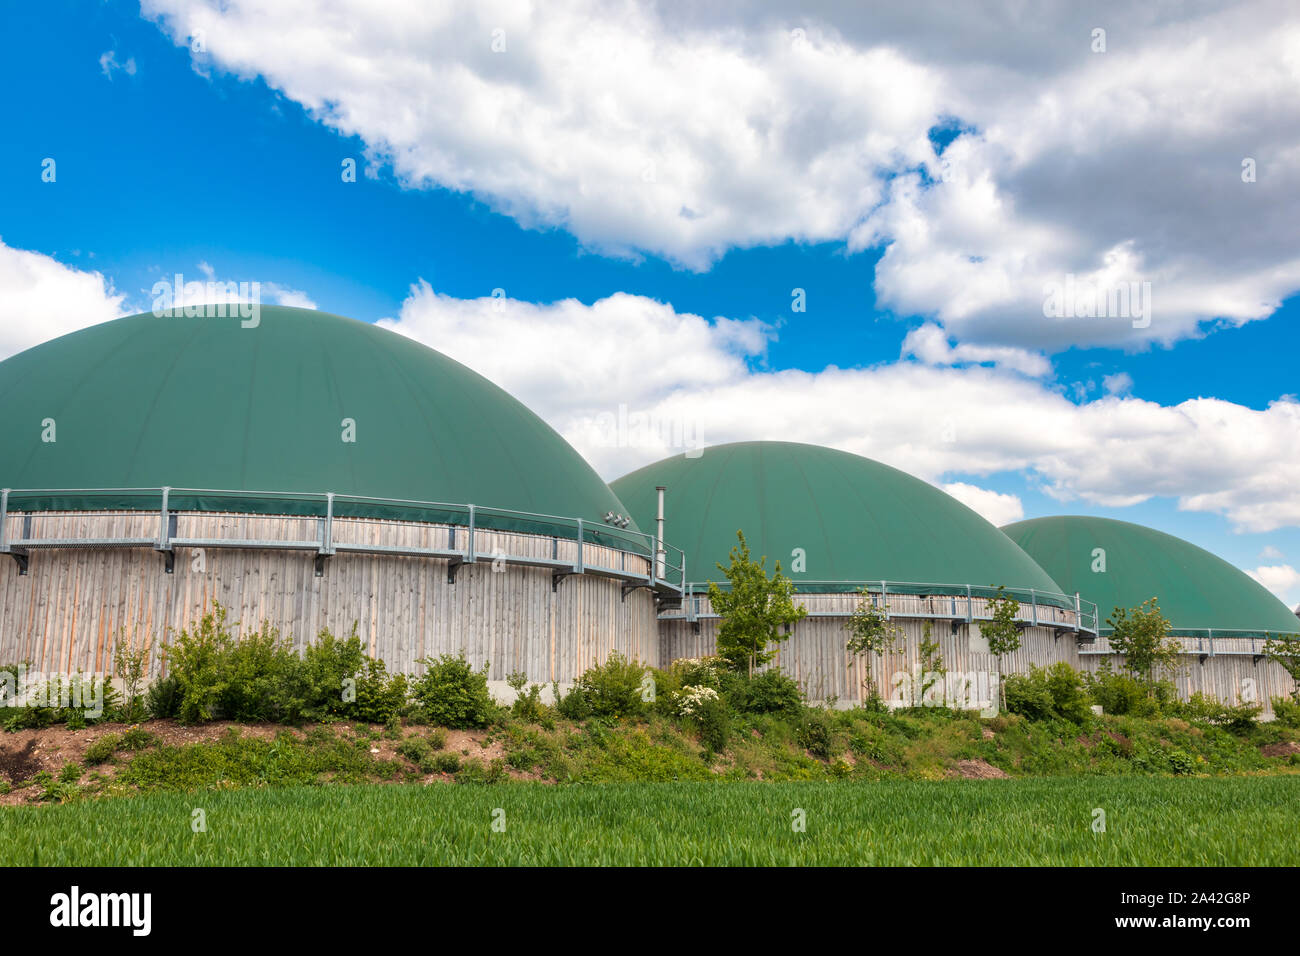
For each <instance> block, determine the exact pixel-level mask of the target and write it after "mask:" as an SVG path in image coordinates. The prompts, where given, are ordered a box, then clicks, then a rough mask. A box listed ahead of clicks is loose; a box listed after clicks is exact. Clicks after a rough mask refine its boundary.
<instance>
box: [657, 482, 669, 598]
mask: <svg viewBox="0 0 1300 956" xmlns="http://www.w3.org/2000/svg"><path fill="white" fill-rule="evenodd" d="M655 491H657V492H658V493H659V510H658V513H657V515H656V517H655V576H656V577H657V578H659V580H660V581H662V580H663V579H664V565H665V563H666V561H665V558H666V556H667V552H665V551H664V491H665V486H664V485H656V486H655Z"/></svg>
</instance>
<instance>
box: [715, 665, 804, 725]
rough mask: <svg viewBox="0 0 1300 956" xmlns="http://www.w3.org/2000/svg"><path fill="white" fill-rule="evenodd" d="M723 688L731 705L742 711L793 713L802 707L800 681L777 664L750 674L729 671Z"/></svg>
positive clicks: (749, 712)
mask: <svg viewBox="0 0 1300 956" xmlns="http://www.w3.org/2000/svg"><path fill="white" fill-rule="evenodd" d="M724 691H725V693H726V697H727V701H728V702H729V703H730V704H731V706H732V707H733V708H734V709H735V710H737V711H739V712H740V713H743V714H784V715H786V716H795V715H797V714H798V713H799V712H800V711H801V710H803V709H804V699H803V692H802V691H801V690H800V689H799V684H798V683H797V682H796V681H795V680H794V678H792V677H790V676H788V675H787V674H786V673H785V672H784V671H782V670H780V669H778V668H776V667H773V668H770V669H768V670H765V671H763V672H761V673H758V674H755V675H754V676H753V677H747V676H745V675H744V674H729V675H727V677H726V679H725V681H724Z"/></svg>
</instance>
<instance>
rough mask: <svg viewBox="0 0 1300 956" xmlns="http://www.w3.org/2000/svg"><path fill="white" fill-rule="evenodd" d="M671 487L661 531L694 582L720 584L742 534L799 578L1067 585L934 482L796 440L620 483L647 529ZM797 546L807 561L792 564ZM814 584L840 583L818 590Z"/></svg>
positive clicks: (671, 466) (724, 451)
mask: <svg viewBox="0 0 1300 956" xmlns="http://www.w3.org/2000/svg"><path fill="white" fill-rule="evenodd" d="M657 485H664V486H665V487H666V488H667V492H666V496H665V504H664V513H665V522H664V537H665V538H667V539H668V540H669V541H672V542H673V544H675V545H677V546H678V547H680V548H682V549H683V550H685V552H686V557H687V569H686V570H687V578H688V580H692V581H704V580H710V579H711V580H715V581H716V580H720V579H721V577H722V575H721V573H720V572H719V571H718V570H717V564H722V565H724V566H725V565H726V564H727V563H728V561H729V554H730V550H731V548H732V546H733V545H734V544H735V543H736V531H737V530H742V531H744V532H745V538H746V540H747V541H748V542H749V547H750V552H751V554H752V555H753V556H754V557H756V558H757V557H759V556H762V555H766V556H767V558H768V562H767V567H768V568H769V569H770V568H771V567H772V566H773V563H774V562H775V561H778V560H779V561H780V562H781V568H782V570H783V571H784V572H785V573H786V574H788V575H789V576H790V577H791V578H792V579H793V580H795V581H796V582H799V581H809V582H844V581H880V580H885V581H896V582H914V583H924V584H944V585H954V586H958V585H959V586H962V587H965V586H966V585H968V584H971V585H977V586H997V585H1006V586H1007V587H1014V588H1037V589H1039V590H1043V591H1060V588H1059V587H1057V585H1056V582H1055V581H1053V580H1052V579H1051V577H1049V576H1048V574H1047V573H1046V572H1045V571H1044V570H1043V569H1042V568H1040V567H1039V566H1038V565H1036V564H1035V563H1034V562H1033V561H1032V560H1030V558H1029V557H1028V556H1026V555H1025V553H1024V552H1023V551H1021V550H1020V549H1019V548H1017V547H1016V546H1015V545H1014V544H1012V543H1011V541H1010V540H1008V539H1007V537H1006V536H1005V535H1003V534H1001V533H1000V532H999V531H998V529H997V528H995V527H994V526H993V525H991V524H989V523H988V522H987V521H985V520H984V519H983V518H981V517H980V516H979V515H978V514H976V513H975V512H974V511H971V510H970V509H969V508H967V507H966V506H965V505H963V504H961V503H960V502H958V501H956V500H955V499H953V498H951V497H950V496H948V495H946V494H944V492H942V491H940V490H939V489H938V488H935V487H934V486H933V485H929V484H927V483H926V482H924V481H921V480H920V479H918V478H913V477H912V476H911V475H908V474H905V473H904V472H901V471H898V470H897V469H895V468H890V467H889V466H887V465H882V464H880V463H879V462H875V461H871V460H869V459H867V458H861V457H859V456H857V455H851V454H848V453H847V452H842V451H835V450H833V449H830V448H822V447H819V446H817V445H802V444H796V443H791V442H740V443H737V444H731V445H718V446H716V447H713V448H706V449H704V451H703V453H702V454H701V455H700V457H698V458H687V457H686V456H685V455H675V456H673V457H672V458H665V459H664V460H663V461H659V462H655V463H654V464H652V465H647V466H646V467H644V468H641V469H640V470H638V471H634V472H632V473H631V474H629V475H625V476H624V477H622V478H619V479H618V480H617V481H615V482H613V484H612V487H613V489H614V491H615V493H616V494H617V495H618V496H619V498H620V499H622V500H623V501H624V502H625V503H626V504H627V506H628V508H630V509H631V514H632V517H633V518H635V519H636V521H637V523H638V524H640V526H641V527H642V528H645V529H650V528H653V527H654V519H655V512H656V493H655V487H656V486H657ZM795 548H802V549H803V550H804V552H805V554H806V556H807V568H806V570H804V571H803V572H802V573H799V572H793V571H792V570H791V552H792V551H793V550H794V549H795ZM817 589H819V590H843V589H842V588H833V587H825V586H819V587H818V588H817Z"/></svg>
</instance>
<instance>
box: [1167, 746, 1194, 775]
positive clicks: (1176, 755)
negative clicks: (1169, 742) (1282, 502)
mask: <svg viewBox="0 0 1300 956" xmlns="http://www.w3.org/2000/svg"><path fill="white" fill-rule="evenodd" d="M1169 766H1170V769H1172V770H1173V772H1174V773H1176V774H1188V773H1195V772H1196V758H1195V757H1193V756H1192V755H1191V754H1189V753H1188V752H1187V751H1186V750H1183V749H1182V748H1181V747H1175V748H1174V749H1173V750H1171V751H1169Z"/></svg>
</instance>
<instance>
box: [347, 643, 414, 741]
mask: <svg viewBox="0 0 1300 956" xmlns="http://www.w3.org/2000/svg"><path fill="white" fill-rule="evenodd" d="M356 682H357V699H356V702H355V705H354V706H353V707H352V708H351V710H350V711H349V712H348V713H349V716H354V717H356V718H357V719H358V720H366V721H369V722H370V723H372V724H390V723H393V722H394V721H396V720H397V718H398V717H399V716H400V715H401V713H402V711H403V710H404V709H405V708H406V699H407V695H408V691H409V683H408V681H407V679H406V675H405V674H390V673H388V669H387V668H386V667H385V666H384V662H383V661H381V660H379V659H378V658H375V657H367V658H366V660H365V664H364V665H363V666H362V668H361V670H360V672H358V674H357V676H356Z"/></svg>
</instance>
